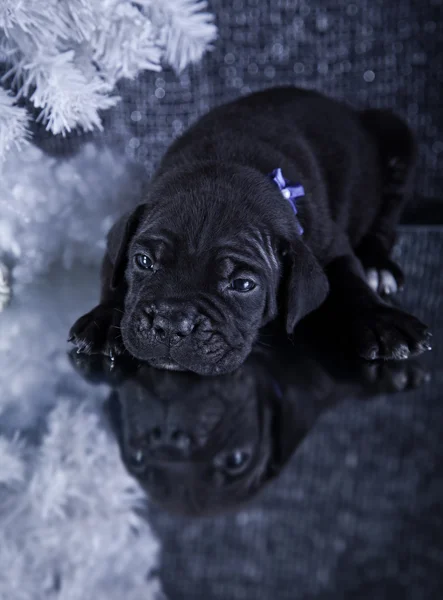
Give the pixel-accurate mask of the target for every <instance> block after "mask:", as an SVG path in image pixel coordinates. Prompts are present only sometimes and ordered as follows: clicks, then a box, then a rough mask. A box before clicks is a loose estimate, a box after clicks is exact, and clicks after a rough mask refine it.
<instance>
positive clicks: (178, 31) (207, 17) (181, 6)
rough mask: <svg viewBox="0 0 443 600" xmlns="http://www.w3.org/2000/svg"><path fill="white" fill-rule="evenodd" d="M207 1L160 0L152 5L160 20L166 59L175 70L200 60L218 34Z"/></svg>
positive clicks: (154, 13) (153, 11) (180, 69)
mask: <svg viewBox="0 0 443 600" xmlns="http://www.w3.org/2000/svg"><path fill="white" fill-rule="evenodd" d="M206 7H207V2H206V0H198V1H197V2H196V1H195V0H161V1H160V2H156V3H155V4H152V6H151V11H152V14H153V18H154V19H156V20H157V19H158V20H159V21H160V22H162V28H161V29H162V41H163V43H164V46H165V55H164V58H165V61H166V62H167V63H168V64H170V65H171V66H172V67H173V68H174V69H175V70H176V71H178V72H180V71H182V70H183V69H184V68H185V67H186V65H188V64H189V63H195V62H197V61H199V60H200V59H201V57H202V56H203V54H204V52H205V51H206V50H207V49H208V47H210V44H211V43H212V42H213V41H214V40H215V39H216V37H217V28H216V26H215V24H214V18H213V16H212V14H210V13H208V12H206V10H205V9H206Z"/></svg>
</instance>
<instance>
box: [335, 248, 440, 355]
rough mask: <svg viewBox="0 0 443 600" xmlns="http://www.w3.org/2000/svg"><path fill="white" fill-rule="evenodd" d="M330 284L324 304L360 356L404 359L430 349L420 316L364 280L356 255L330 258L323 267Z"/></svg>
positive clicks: (340, 331)
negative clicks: (393, 302)
mask: <svg viewBox="0 0 443 600" xmlns="http://www.w3.org/2000/svg"><path fill="white" fill-rule="evenodd" d="M325 271H326V274H327V276H328V279H329V284H330V296H329V298H328V301H327V303H326V304H327V306H329V308H330V309H331V310H332V314H333V320H334V321H335V322H336V323H337V324H338V327H339V328H340V329H339V332H338V333H339V335H341V336H345V338H346V340H347V342H348V343H350V344H351V346H352V348H353V349H355V350H356V351H357V353H358V355H359V356H361V357H362V358H365V359H367V360H375V359H380V358H381V359H397V360H399V359H405V358H408V357H409V356H415V355H417V354H421V353H422V352H424V351H425V350H430V348H431V346H430V343H429V338H430V333H429V332H428V328H427V326H426V325H424V324H423V323H422V322H421V321H420V320H419V319H417V318H416V317H414V316H412V315H410V314H409V313H407V312H405V311H402V310H400V309H398V308H395V307H392V306H390V305H389V304H387V303H386V302H385V301H384V300H383V299H382V298H380V296H379V295H378V294H377V293H376V292H374V291H373V290H372V289H371V288H370V287H369V285H368V284H367V283H366V280H365V273H364V270H363V268H362V266H361V264H360V262H359V260H358V259H357V258H356V256H355V255H353V254H349V255H346V256H342V257H340V258H337V259H335V260H333V261H332V262H331V263H330V264H329V265H328V266H327V267H326V269H325Z"/></svg>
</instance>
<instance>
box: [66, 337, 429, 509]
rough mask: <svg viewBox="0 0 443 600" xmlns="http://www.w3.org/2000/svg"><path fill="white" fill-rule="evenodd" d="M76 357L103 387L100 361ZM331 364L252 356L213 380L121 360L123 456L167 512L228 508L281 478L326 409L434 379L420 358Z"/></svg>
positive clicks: (114, 401) (118, 422) (114, 405)
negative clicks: (279, 476) (268, 483)
mask: <svg viewBox="0 0 443 600" xmlns="http://www.w3.org/2000/svg"><path fill="white" fill-rule="evenodd" d="M72 359H73V362H74V364H75V365H76V367H77V368H78V369H79V370H80V372H82V373H83V374H84V375H85V376H86V377H87V378H88V379H89V380H90V381H93V382H98V381H100V377H99V376H97V374H96V372H97V367H98V368H99V370H100V369H101V367H102V366H105V367H106V365H103V364H100V359H98V358H97V357H86V356H81V355H78V354H76V353H73V354H72ZM263 359H265V360H263ZM106 360H107V359H105V358H103V357H102V358H101V361H102V362H103V361H106ZM329 363H330V364H328V361H327V360H325V359H324V358H323V359H322V360H320V359H319V358H318V357H316V356H312V353H310V352H309V351H308V348H307V347H306V346H305V345H303V348H300V349H299V350H298V351H297V350H296V349H295V348H293V349H292V351H286V352H285V351H284V352H283V354H282V356H274V357H273V356H272V355H266V356H260V357H258V356H255V355H253V356H251V357H250V358H249V359H248V360H247V361H246V363H245V364H244V365H243V366H242V367H241V368H240V369H239V370H237V371H236V372H235V373H234V374H232V375H224V376H219V377H211V378H200V377H198V376H196V375H194V374H190V373H171V372H167V371H160V370H157V369H152V368H150V367H149V366H147V365H142V366H140V368H138V369H137V370H134V362H133V361H128V364H127V365H124V366H123V367H121V366H120V362H119V361H116V362H115V363H114V364H115V367H114V369H113V370H112V371H111V372H110V373H109V374H108V375H107V376H106V379H107V381H108V382H109V383H111V385H112V386H113V387H114V388H115V389H114V392H113V393H112V394H111V397H110V400H109V403H108V409H109V416H110V418H111V423H112V424H113V429H114V431H115V434H116V436H117V439H118V441H119V445H120V448H121V455H122V459H123V461H124V463H125V465H126V467H127V469H128V470H129V472H130V473H131V474H132V475H133V476H134V477H136V478H137V479H138V481H139V482H140V484H141V485H142V486H143V487H144V488H145V490H146V491H147V493H148V495H149V496H150V497H151V498H152V499H153V500H154V501H156V502H158V503H159V504H161V505H162V506H163V507H164V508H168V509H169V510H172V511H174V512H177V511H179V512H185V513H191V514H207V513H209V512H217V511H220V510H226V509H229V508H230V507H236V506H237V505H239V504H241V503H243V502H245V501H246V500H248V499H249V498H251V497H252V496H254V494H256V493H257V492H258V491H259V490H260V489H261V488H262V487H263V486H264V484H265V483H266V482H267V481H269V480H270V479H271V478H273V477H275V476H276V475H277V474H278V473H279V471H280V470H281V468H282V467H283V465H284V464H285V463H286V461H287V460H288V458H289V457H290V456H291V454H292V453H293V451H294V450H295V448H296V447H297V445H298V444H299V443H300V441H301V440H302V439H303V438H304V436H305V435H306V433H307V432H308V431H309V429H310V428H311V427H312V425H313V424H314V423H315V421H316V419H317V418H318V416H319V414H321V413H322V412H323V411H324V410H325V409H327V408H329V407H331V406H333V405H334V404H336V403H337V402H339V401H340V400H343V399H345V398H347V397H354V398H355V397H356V396H364V397H367V396H371V395H374V394H377V393H380V392H382V391H384V392H389V391H391V392H392V391H399V390H403V389H406V388H407V387H409V386H410V387H415V386H417V385H419V384H420V383H421V381H423V379H424V378H425V376H426V372H425V371H424V369H423V368H422V367H420V365H418V364H417V363H414V362H413V361H411V362H401V363H398V362H389V363H386V362H384V363H363V362H362V363H356V364H355V365H354V367H352V366H351V365H350V364H349V361H346V364H345V365H343V366H345V368H344V369H342V368H341V365H340V364H337V362H336V361H334V363H331V361H329ZM289 364H290V367H289ZM127 367H129V368H130V369H131V370H130V371H128V370H127ZM94 371H95V373H94ZM101 377H102V378H103V374H102V375H101Z"/></svg>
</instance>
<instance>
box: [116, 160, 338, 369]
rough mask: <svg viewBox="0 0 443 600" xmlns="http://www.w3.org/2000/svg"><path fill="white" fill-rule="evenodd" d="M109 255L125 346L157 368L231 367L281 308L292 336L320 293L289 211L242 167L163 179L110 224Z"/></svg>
mask: <svg viewBox="0 0 443 600" xmlns="http://www.w3.org/2000/svg"><path fill="white" fill-rule="evenodd" d="M108 249H109V255H110V258H111V262H112V263H113V269H114V271H113V277H112V285H113V286H114V287H118V286H119V285H121V283H122V282H124V284H125V285H126V286H127V291H126V296H125V310H124V317H123V319H122V337H123V341H124V344H125V346H126V347H127V349H128V350H129V352H130V353H131V354H133V355H134V356H135V357H136V358H139V359H141V360H145V361H147V362H149V363H150V364H151V365H153V366H158V367H160V368H166V369H181V370H190V371H194V372H196V373H199V374H202V375H208V374H209V375H215V374H221V373H227V372H230V371H233V370H235V369H236V368H237V367H238V366H239V365H240V364H241V363H242V362H243V361H244V360H245V358H246V356H247V355H248V354H249V352H250V350H251V347H252V344H253V342H254V341H255V339H256V336H257V333H258V330H259V329H260V328H261V327H262V326H263V325H264V324H265V323H267V322H268V321H270V320H271V319H273V318H274V317H275V316H276V315H277V312H279V308H280V307H279V304H282V308H283V309H284V310H286V323H287V329H288V332H292V330H293V328H294V326H295V324H296V323H297V321H298V320H300V319H301V318H302V317H303V316H304V315H306V314H307V313H309V312H311V311H312V310H314V309H315V308H317V307H318V306H319V304H320V303H321V302H322V301H323V300H324V298H325V296H326V293H327V281H326V278H325V275H324V274H323V271H322V269H321V268H320V265H319V264H318V263H317V261H316V259H315V258H314V256H313V255H312V253H311V252H310V250H309V249H308V248H307V246H306V245H305V244H304V242H303V240H302V239H301V238H300V236H299V234H298V232H297V228H296V224H295V221H294V218H293V213H292V211H291V208H290V207H289V205H288V204H287V203H286V201H285V200H284V199H283V198H282V196H281V195H280V192H279V191H278V189H277V188H276V186H275V185H274V184H273V183H272V182H271V181H267V180H266V179H265V178H263V177H262V176H261V175H259V174H258V173H256V172H255V171H253V170H249V169H247V168H240V167H234V166H232V167H226V168H224V167H219V166H214V165H211V164H205V165H201V166H199V167H196V168H195V169H194V171H190V170H187V169H182V170H178V171H175V172H173V173H168V174H166V175H162V176H161V177H159V178H158V179H157V180H156V181H155V182H154V183H153V185H152V187H151V189H150V192H149V197H148V199H147V202H146V203H145V204H143V205H140V206H139V207H138V208H137V209H136V210H135V211H134V212H133V213H131V214H129V215H126V216H125V217H123V218H122V219H121V220H120V221H119V222H118V223H117V224H116V225H115V226H114V227H113V228H112V230H111V232H110V234H109V237H108Z"/></svg>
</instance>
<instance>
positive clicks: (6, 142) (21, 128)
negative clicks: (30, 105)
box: [0, 88, 30, 161]
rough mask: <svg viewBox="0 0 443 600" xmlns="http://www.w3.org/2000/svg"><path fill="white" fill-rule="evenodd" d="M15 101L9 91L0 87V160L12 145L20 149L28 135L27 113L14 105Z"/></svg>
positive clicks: (26, 140)
mask: <svg viewBox="0 0 443 600" xmlns="http://www.w3.org/2000/svg"><path fill="white" fill-rule="evenodd" d="M15 101H16V98H14V96H13V95H12V94H11V93H10V92H7V91H6V90H4V89H3V88H0V161H2V160H4V158H5V157H6V154H7V153H8V151H9V150H10V149H11V147H12V146H15V147H16V148H18V149H20V148H21V147H22V146H23V145H25V144H26V143H27V142H28V139H29V137H30V133H29V130H28V125H29V117H28V113H27V112H26V109H24V108H21V107H19V106H16V105H15V104H14V103H15Z"/></svg>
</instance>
